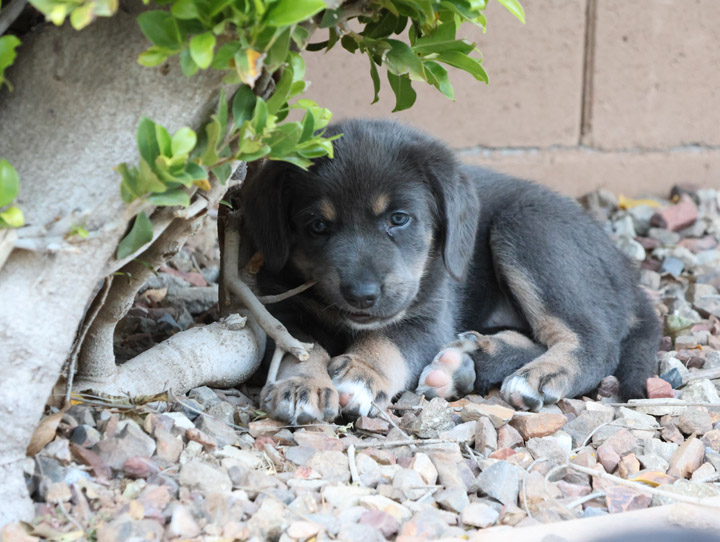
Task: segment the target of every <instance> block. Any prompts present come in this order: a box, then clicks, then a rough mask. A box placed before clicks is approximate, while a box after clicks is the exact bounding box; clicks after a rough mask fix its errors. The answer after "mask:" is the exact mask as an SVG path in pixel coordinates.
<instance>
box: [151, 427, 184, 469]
mask: <svg viewBox="0 0 720 542" xmlns="http://www.w3.org/2000/svg"><path fill="white" fill-rule="evenodd" d="M155 443H156V445H157V449H156V451H155V452H156V454H157V457H158V458H160V459H162V460H163V461H167V462H168V463H175V462H177V460H178V459H179V458H180V454H181V453H182V451H183V440H182V437H181V436H179V435H178V436H175V435H173V434H172V433H170V431H167V430H166V429H164V428H161V427H158V428H156V429H155Z"/></svg>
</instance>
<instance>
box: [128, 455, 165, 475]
mask: <svg viewBox="0 0 720 542" xmlns="http://www.w3.org/2000/svg"><path fill="white" fill-rule="evenodd" d="M123 472H124V473H125V474H126V475H128V476H129V477H130V478H149V477H150V476H152V475H153V474H157V473H158V472H160V468H159V467H158V466H157V465H156V464H155V462H154V461H153V460H152V459H150V458H149V457H142V456H135V457H130V458H128V459H127V460H126V461H125V463H124V464H123Z"/></svg>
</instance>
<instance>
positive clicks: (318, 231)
mask: <svg viewBox="0 0 720 542" xmlns="http://www.w3.org/2000/svg"><path fill="white" fill-rule="evenodd" d="M307 228H308V231H309V232H310V233H312V234H313V235H325V234H326V233H327V232H328V223H327V222H325V221H324V220H320V219H318V220H313V221H312V222H310V224H308V227H307Z"/></svg>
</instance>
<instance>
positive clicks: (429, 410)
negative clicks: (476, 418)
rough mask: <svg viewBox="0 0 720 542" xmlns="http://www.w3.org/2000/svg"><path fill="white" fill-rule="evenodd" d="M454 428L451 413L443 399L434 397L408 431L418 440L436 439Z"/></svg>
mask: <svg viewBox="0 0 720 542" xmlns="http://www.w3.org/2000/svg"><path fill="white" fill-rule="evenodd" d="M453 427H455V422H454V421H453V412H452V410H451V409H450V408H449V405H448V403H447V401H446V400H445V399H442V398H441V397H435V398H434V399H433V400H432V401H430V402H429V403H428V404H427V405H426V406H425V408H423V409H422V410H421V411H420V414H418V416H417V419H416V420H415V422H414V423H413V424H412V426H411V427H410V430H411V431H412V432H413V433H415V434H416V435H417V436H418V437H420V438H438V437H439V435H440V433H442V432H443V431H447V430H449V429H452V428H453Z"/></svg>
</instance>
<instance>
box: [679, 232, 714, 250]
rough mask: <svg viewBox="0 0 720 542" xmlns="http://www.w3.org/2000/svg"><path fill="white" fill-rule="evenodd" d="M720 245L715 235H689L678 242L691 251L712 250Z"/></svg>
mask: <svg viewBox="0 0 720 542" xmlns="http://www.w3.org/2000/svg"><path fill="white" fill-rule="evenodd" d="M717 245H718V241H717V239H715V237H714V236H713V235H706V236H705V237H700V238H699V239H698V238H691V237H688V238H686V239H683V240H682V241H680V242H679V243H678V246H681V247H685V248H686V249H688V250H689V251H691V252H695V253H698V252H701V251H703V250H711V249H713V248H715V247H716V246H717Z"/></svg>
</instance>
